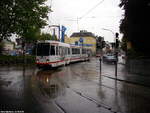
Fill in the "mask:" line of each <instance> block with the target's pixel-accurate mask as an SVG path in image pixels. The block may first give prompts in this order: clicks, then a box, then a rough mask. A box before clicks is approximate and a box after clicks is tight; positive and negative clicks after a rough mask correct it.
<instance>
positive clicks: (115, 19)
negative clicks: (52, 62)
mask: <svg viewBox="0 0 150 113" xmlns="http://www.w3.org/2000/svg"><path fill="white" fill-rule="evenodd" d="M119 3H120V0H48V1H47V2H46V4H47V5H48V6H51V8H52V10H53V12H51V13H49V14H48V17H49V19H48V24H49V25H64V26H65V27H66V28H67V30H66V34H67V36H70V35H71V34H72V33H73V32H79V31H80V30H87V31H89V32H92V33H94V34H95V35H98V36H103V37H104V39H105V41H109V42H113V41H114V39H115V38H114V37H115V35H114V33H116V32H118V33H119V25H120V20H121V19H122V18H123V13H124V11H123V10H122V9H121V8H120V7H119V6H118V5H119ZM77 20H78V21H77ZM45 31H46V32H50V33H51V32H52V29H51V28H48V27H46V28H45ZM119 37H120V38H121V37H122V34H120V35H119Z"/></svg>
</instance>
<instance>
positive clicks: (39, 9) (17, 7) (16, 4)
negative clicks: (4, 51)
mask: <svg viewBox="0 0 150 113" xmlns="http://www.w3.org/2000/svg"><path fill="white" fill-rule="evenodd" d="M45 1H46V0H1V1H0V19H1V20H0V25H1V26H0V39H4V38H7V37H8V36H10V35H11V34H12V33H16V34H17V35H19V36H21V37H22V38H24V39H25V40H26V38H27V39H28V38H32V37H31V32H33V33H35V31H38V30H39V29H40V28H42V27H44V26H45V25H46V19H47V13H48V12H49V11H50V9H49V7H48V6H46V5H45V4H44V3H45ZM35 34H36V33H35Z"/></svg>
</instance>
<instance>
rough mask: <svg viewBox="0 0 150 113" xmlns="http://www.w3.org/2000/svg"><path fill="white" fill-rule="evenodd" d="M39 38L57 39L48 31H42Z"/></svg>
mask: <svg viewBox="0 0 150 113" xmlns="http://www.w3.org/2000/svg"><path fill="white" fill-rule="evenodd" d="M39 40H57V37H56V36H52V35H51V34H49V33H42V34H41V35H40V37H39Z"/></svg>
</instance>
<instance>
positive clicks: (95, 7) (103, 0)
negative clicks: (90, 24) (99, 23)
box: [79, 0, 104, 19]
mask: <svg viewBox="0 0 150 113" xmlns="http://www.w3.org/2000/svg"><path fill="white" fill-rule="evenodd" d="M103 2H104V0H102V1H100V2H99V3H98V4H96V5H95V6H94V7H92V8H91V9H90V10H88V11H87V12H86V13H85V14H84V15H82V16H81V17H79V19H82V18H84V17H85V16H86V15H88V14H89V13H90V12H92V11H93V10H94V9H95V8H97V7H98V6H99V5H100V4H101V3H103Z"/></svg>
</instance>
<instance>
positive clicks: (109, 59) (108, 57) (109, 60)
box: [102, 54, 116, 63]
mask: <svg viewBox="0 0 150 113" xmlns="http://www.w3.org/2000/svg"><path fill="white" fill-rule="evenodd" d="M102 60H103V62H106V63H115V62H116V57H115V55H112V54H106V55H103V59H102Z"/></svg>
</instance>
